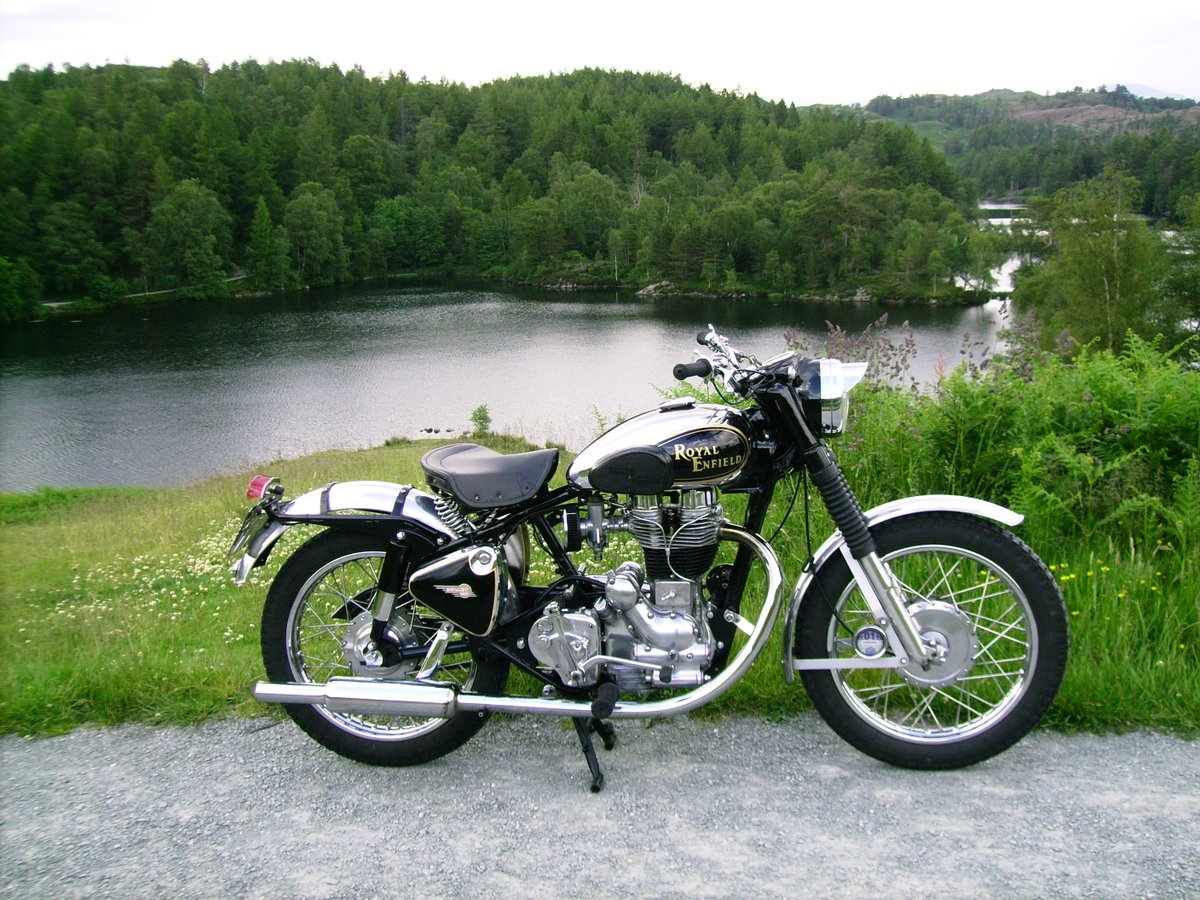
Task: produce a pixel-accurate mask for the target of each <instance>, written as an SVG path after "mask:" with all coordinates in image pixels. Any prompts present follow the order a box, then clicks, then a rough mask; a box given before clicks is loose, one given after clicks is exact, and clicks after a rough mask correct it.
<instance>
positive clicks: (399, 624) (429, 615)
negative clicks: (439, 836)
mask: <svg viewBox="0 0 1200 900" xmlns="http://www.w3.org/2000/svg"><path fill="white" fill-rule="evenodd" d="M385 544H386V542H385V541H380V540H379V539H378V538H376V537H374V536H372V535H369V534H364V533H359V532H340V531H327V532H324V533H323V534H320V535H317V536H316V537H315V538H313V539H312V540H311V541H309V542H308V543H307V544H305V545H304V546H303V547H301V548H300V549H299V550H298V551H297V552H296V553H295V554H294V555H293V556H292V557H291V559H289V560H288V561H287V563H285V564H284V566H283V568H282V569H281V570H280V572H279V576H278V577H277V578H276V580H275V582H274V583H273V584H272V586H271V590H270V592H269V593H268V596H267V603H266V606H265V608H264V612H263V630H262V642H263V660H264V663H265V664H266V669H267V674H268V676H269V677H270V678H271V679H272V680H273V681H283V682H309V683H324V682H326V681H328V680H329V679H331V678H335V677H355V676H357V677H368V678H374V679H385V680H403V679H405V678H409V677H412V676H413V675H414V674H415V673H416V672H417V670H418V669H419V667H420V665H421V663H422V661H423V657H424V654H423V653H421V652H420V651H421V650H422V648H425V647H427V646H428V645H429V643H430V641H431V640H432V639H433V636H434V635H435V634H436V633H437V631H438V629H439V628H440V627H441V626H442V624H443V621H444V620H443V619H442V618H441V617H440V616H438V615H436V614H435V613H434V612H433V611H432V610H429V609H427V608H425V607H423V606H421V605H420V604H418V603H417V602H416V601H415V600H414V599H413V597H412V596H411V595H410V594H407V593H405V594H404V595H402V596H400V597H398V598H397V599H396V602H395V606H394V608H393V615H392V618H391V622H390V625H389V632H390V634H391V636H393V637H394V638H395V639H396V640H397V641H398V643H399V644H400V646H401V647H402V648H404V649H406V650H409V651H411V654H409V655H407V656H406V659H405V660H404V661H403V662H401V663H399V664H396V665H391V666H386V665H384V664H383V657H382V654H381V653H380V651H379V650H378V648H376V647H375V645H374V643H373V642H372V640H371V626H372V624H373V614H372V609H371V607H372V603H373V602H374V600H375V593H376V587H377V584H378V581H379V572H380V568H381V566H382V563H383V557H384V552H385V550H384V546H385ZM462 637H463V635H462V634H461V632H455V633H454V634H452V635H451V644H452V646H453V644H454V642H456V641H458V642H459V646H461V639H462ZM507 674H508V665H507V663H506V662H504V661H503V660H500V659H484V658H481V657H477V656H476V655H474V654H473V653H472V652H471V651H470V650H466V649H461V650H456V651H453V652H447V653H446V654H445V655H444V656H443V658H442V661H441V664H440V665H439V667H438V669H437V670H436V671H435V672H434V673H433V674H432V676H431V680H435V681H438V682H442V683H453V684H456V685H458V686H459V687H460V688H462V689H463V690H479V691H481V692H489V693H491V692H499V691H501V690H503V686H504V683H505V681H506V679H507ZM285 709H287V711H288V714H289V715H290V716H291V717H292V718H293V719H294V720H295V721H296V722H297V724H299V725H300V726H301V728H303V729H304V730H305V731H306V732H308V733H309V734H310V735H311V736H312V737H314V738H316V739H317V740H318V741H319V742H321V743H322V744H324V745H325V746H327V747H329V748H330V749H332V750H335V751H336V752H338V753H341V754H342V755H344V756H349V757H351V758H353V759H358V760H360V761H363V762H371V763H376V764H382V765H408V764H413V763H419V762H426V761H428V760H429V759H433V758H435V757H437V756H441V755H443V754H445V753H447V752H449V751H450V750H453V749H455V748H456V747H458V746H460V745H461V744H462V743H464V742H465V741H466V740H467V739H468V738H470V737H471V735H473V734H474V733H475V732H476V731H477V730H478V729H479V727H480V726H481V725H482V724H483V722H484V721H485V719H486V716H483V715H480V714H478V713H458V714H456V715H455V716H453V717H451V718H449V719H437V718H420V717H412V716H382V715H366V714H360V713H347V712H334V711H332V710H329V709H326V708H325V707H323V706H310V705H295V704H289V705H286V706H285Z"/></svg>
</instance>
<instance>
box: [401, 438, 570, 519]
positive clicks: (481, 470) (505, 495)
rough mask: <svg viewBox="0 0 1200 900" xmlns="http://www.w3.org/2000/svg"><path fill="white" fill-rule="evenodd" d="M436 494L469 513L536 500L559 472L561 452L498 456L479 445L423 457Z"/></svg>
mask: <svg viewBox="0 0 1200 900" xmlns="http://www.w3.org/2000/svg"><path fill="white" fill-rule="evenodd" d="M421 468H422V469H424V470H425V477H426V479H427V480H428V482H429V484H430V486H431V487H432V488H434V489H435V490H438V491H442V492H444V493H447V494H450V495H452V496H453V497H454V498H455V499H456V500H458V502H459V503H461V504H462V505H463V506H465V507H467V508H468V509H496V508H497V507H500V506H511V505H512V504H514V503H524V502H525V501H526V500H530V499H532V498H533V497H536V496H537V493H538V491H540V490H541V489H542V488H544V487H545V486H546V483H547V482H548V481H549V480H550V476H552V475H553V474H554V471H555V470H556V469H557V468H558V451H557V450H555V449H554V448H550V449H548V450H531V451H530V452H528V453H510V454H506V453H497V452H496V451H495V450H490V449H488V448H487V447H480V446H479V445H478V444H448V445H447V446H445V447H438V448H437V449H436V450H430V451H429V452H428V453H426V454H425V455H424V456H422V457H421Z"/></svg>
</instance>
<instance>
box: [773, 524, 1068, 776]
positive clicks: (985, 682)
mask: <svg viewBox="0 0 1200 900" xmlns="http://www.w3.org/2000/svg"><path fill="white" fill-rule="evenodd" d="M872 534H873V535H874V537H875V541H876V544H877V545H878V548H879V555H880V556H881V557H882V558H883V559H884V560H886V561H888V563H889V564H890V566H891V568H892V570H893V572H894V573H895V574H896V575H897V577H898V578H899V579H900V581H901V583H902V584H903V585H904V589H905V593H906V595H907V602H908V608H909V611H910V612H911V613H913V614H914V616H915V617H916V619H917V624H918V630H920V631H921V632H922V634H926V635H927V636H929V637H936V638H937V640H938V642H939V643H941V644H943V645H944V647H945V650H946V652H945V656H944V658H943V660H942V661H941V662H940V663H937V664H935V665H933V666H931V667H930V668H929V669H927V670H922V669H920V668H919V667H917V666H915V665H913V666H908V667H905V668H893V669H842V670H836V671H827V670H805V671H804V672H803V681H804V686H805V688H807V690H808V694H809V696H810V697H811V698H812V701H813V704H814V705H815V706H816V708H817V711H818V712H819V713H820V714H821V717H822V718H823V719H824V720H825V721H826V722H827V723H828V724H829V726H830V727H831V728H832V729H833V730H834V731H836V732H837V733H838V734H839V735H840V736H841V737H842V738H844V739H845V740H846V741H848V742H849V743H850V744H852V745H853V746H855V747H857V748H858V749H859V750H861V751H862V752H864V753H866V754H868V755H870V756H873V757H875V758H876V759H880V760H883V761H884V762H888V763H891V764H893V765H897V766H904V767H905V768H911V769H953V768H958V767H961V766H968V765H972V764H973V763H977V762H980V761H981V760H984V759H987V758H989V757H991V756H994V755H995V754H997V753H1000V752H1001V751H1003V750H1005V749H1007V748H1008V747H1010V746H1012V745H1013V744H1014V743H1016V742H1017V741H1018V740H1020V739H1021V738H1022V737H1023V736H1024V735H1025V734H1026V733H1027V732H1028V731H1029V730H1030V729H1031V728H1033V727H1034V726H1035V725H1036V724H1037V723H1038V722H1039V721H1041V718H1042V716H1044V715H1045V713H1046V710H1047V709H1049V707H1050V704H1051V702H1052V701H1053V700H1054V696H1055V694H1056V693H1057V692H1058V686H1059V684H1060V683H1061V681H1062V677H1063V671H1064V669H1065V668H1066V663H1067V645H1068V643H1069V638H1068V631H1067V616H1066V609H1065V607H1064V605H1063V599H1062V593H1061V592H1060V591H1059V589H1058V585H1057V584H1056V583H1055V581H1054V578H1053V576H1052V575H1051V574H1050V572H1049V571H1048V570H1047V569H1046V566H1045V565H1044V564H1043V563H1042V561H1041V560H1040V559H1038V557H1037V556H1036V555H1035V554H1034V553H1033V551H1032V550H1030V549H1029V547H1028V546H1026V545H1025V544H1024V543H1023V542H1022V541H1021V540H1019V539H1018V538H1017V537H1016V536H1014V535H1013V534H1011V533H1010V532H1008V531H1005V530H1003V529H1001V528H999V527H997V526H995V525H993V524H991V523H990V522H987V521H984V520H982V519H978V518H975V517H973V516H967V515H959V514H955V513H920V514H914V515H909V516H904V517H901V518H898V519H893V520H891V521H888V522H885V523H883V524H882V525H880V526H878V527H877V528H874V529H872ZM834 610H836V614H835V612H834ZM873 623H874V617H873V616H872V615H871V614H870V612H869V610H868V609H867V607H866V603H865V601H864V599H863V596H862V594H861V592H859V591H858V589H857V586H856V585H855V583H854V582H853V580H852V578H851V576H850V570H849V567H848V566H847V565H846V562H845V560H844V559H843V558H842V556H841V555H840V554H838V555H836V556H834V557H831V558H830V559H829V560H828V561H827V562H825V563H824V564H823V565H822V566H821V568H820V570H819V571H818V573H817V577H816V580H815V583H814V584H813V585H812V586H811V588H810V589H809V591H808V592H807V594H806V596H805V598H804V600H803V603H802V605H801V610H800V614H799V617H798V620H797V628H796V641H795V650H796V656H797V658H801V659H805V658H807V659H814V658H827V657H853V656H855V655H856V654H855V650H854V648H853V646H852V644H853V641H852V638H853V636H854V635H855V633H856V632H857V631H858V630H859V628H861V627H863V626H865V625H869V624H873Z"/></svg>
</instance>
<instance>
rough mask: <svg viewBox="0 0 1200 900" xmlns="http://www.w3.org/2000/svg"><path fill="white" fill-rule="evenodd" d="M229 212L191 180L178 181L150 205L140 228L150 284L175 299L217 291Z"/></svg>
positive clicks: (225, 252)
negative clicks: (169, 290) (172, 292)
mask: <svg viewBox="0 0 1200 900" xmlns="http://www.w3.org/2000/svg"><path fill="white" fill-rule="evenodd" d="M229 229H230V217H229V213H227V212H226V211H225V208H224V207H223V206H222V205H221V201H220V200H219V199H217V195H216V194H214V193H213V192H212V191H210V190H209V189H208V188H206V187H204V186H203V185H202V184H200V182H198V181H196V180H195V179H190V178H189V179H185V180H184V181H181V182H179V184H177V185H176V186H175V188H174V189H173V190H172V191H171V193H170V194H168V195H167V197H166V199H164V200H163V201H162V202H161V203H159V204H158V205H157V206H156V207H155V208H154V212H153V213H152V214H151V216H150V222H149V224H148V225H147V226H146V235H145V253H146V266H147V269H148V270H149V276H150V279H151V283H152V284H153V285H154V286H155V287H159V288H174V289H177V290H178V291H179V294H180V296H181V297H189V298H190V297H209V296H214V295H216V294H219V293H221V291H222V290H223V285H224V279H225V271H226V268H227V259H228V254H229V246H230V232H229Z"/></svg>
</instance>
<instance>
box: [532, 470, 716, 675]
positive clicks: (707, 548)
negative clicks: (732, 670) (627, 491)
mask: <svg viewBox="0 0 1200 900" xmlns="http://www.w3.org/2000/svg"><path fill="white" fill-rule="evenodd" d="M596 505H598V504H596ZM724 521H725V514H724V510H722V508H721V505H720V503H719V502H718V501H717V499H716V493H715V492H714V491H712V490H710V489H697V490H687V491H680V492H678V493H673V494H671V495H669V496H661V497H660V496H640V495H638V496H630V497H628V498H627V502H626V505H625V506H624V507H623V513H622V515H621V516H620V517H617V518H605V517H604V516H603V515H602V514H599V513H598V512H596V513H595V514H592V515H590V518H589V521H588V522H587V523H586V526H587V527H586V529H585V530H587V531H588V533H589V539H590V540H592V542H593V546H594V547H595V548H596V549H597V551H599V550H600V549H601V548H602V547H603V546H605V545H606V544H607V540H608V537H607V535H608V532H611V531H623V532H627V533H629V534H632V535H633V537H634V538H635V539H636V540H637V542H638V544H639V545H640V546H641V548H642V551H643V553H644V554H645V562H644V564H642V563H636V562H625V563H622V564H621V565H619V566H617V568H616V569H614V570H612V571H611V572H608V573H606V574H604V575H598V576H589V578H590V579H591V580H592V581H593V582H594V583H595V585H596V588H597V592H600V591H602V596H601V597H599V599H597V600H595V602H594V603H593V604H592V606H591V607H590V608H589V607H586V606H585V607H579V608H574V609H571V610H569V611H565V610H563V609H562V608H561V607H560V605H559V604H558V603H551V604H549V605H548V606H547V607H546V609H545V614H544V615H543V616H542V617H541V618H539V619H538V620H537V621H536V622H535V623H534V625H533V627H532V628H531V629H530V630H529V636H528V646H529V650H530V652H531V653H532V654H533V655H534V657H535V658H536V659H537V660H538V662H539V663H541V664H542V665H543V666H546V667H547V668H550V669H553V670H554V671H555V672H556V673H557V674H558V676H559V678H560V679H561V680H562V682H563V683H564V684H567V685H570V686H572V687H588V686H591V685H594V684H597V683H598V682H599V681H600V680H601V678H603V677H605V676H607V677H608V678H610V679H612V680H613V681H615V682H616V683H617V686H618V688H619V689H620V690H621V692H622V693H640V692H644V691H649V690H654V689H657V688H665V687H698V686H699V685H702V684H704V682H705V681H707V680H708V677H709V676H708V675H707V670H708V667H709V666H710V665H711V664H712V661H713V658H714V655H715V654H716V652H717V649H718V647H717V642H716V639H715V638H714V636H713V632H712V628H711V627H710V625H709V618H710V617H711V616H712V615H713V609H712V607H711V605H710V604H709V603H708V601H707V600H706V599H705V596H704V591H703V589H702V588H701V585H700V581H701V579H702V578H703V577H704V574H705V572H707V570H708V569H709V568H710V567H711V565H712V563H713V560H714V559H715V557H716V552H717V545H718V543H719V540H720V538H719V534H720V529H721V527H722V525H723V523H724ZM593 596H595V594H594V593H593Z"/></svg>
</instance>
